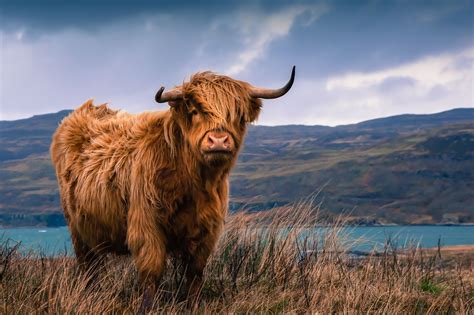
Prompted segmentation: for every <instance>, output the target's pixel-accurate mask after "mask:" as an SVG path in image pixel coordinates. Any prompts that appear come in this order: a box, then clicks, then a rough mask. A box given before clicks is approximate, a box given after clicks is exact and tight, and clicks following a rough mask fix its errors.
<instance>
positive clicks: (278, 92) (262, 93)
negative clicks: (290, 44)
mask: <svg viewBox="0 0 474 315" xmlns="http://www.w3.org/2000/svg"><path fill="white" fill-rule="evenodd" d="M294 81H295V66H293V70H292V71H291V77H290V81H288V83H287V84H286V85H285V86H284V87H282V88H279V89H265V88H258V87H252V89H251V90H250V96H252V97H255V98H266V99H270V98H277V97H280V96H283V95H285V94H286V93H287V92H288V91H289V90H290V89H291V86H292V85H293V82H294Z"/></svg>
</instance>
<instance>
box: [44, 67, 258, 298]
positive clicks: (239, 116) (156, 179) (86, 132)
mask: <svg viewBox="0 0 474 315" xmlns="http://www.w3.org/2000/svg"><path fill="white" fill-rule="evenodd" d="M249 87H250V86H249V85H248V84H247V83H245V82H241V81H236V80H233V79H231V78H229V77H225V76H220V75H216V74H213V73H210V72H204V73H198V74H195V75H194V76H192V77H191V79H190V81H189V82H187V83H184V84H183V85H182V87H181V88H182V90H183V94H184V99H183V100H182V101H179V102H177V103H173V104H170V105H173V107H172V108H171V109H170V110H167V111H161V112H147V113H142V114H138V115H131V114H127V113H123V112H119V111H114V110H112V109H110V108H108V107H107V105H106V104H103V105H100V106H94V105H93V104H92V100H89V101H87V102H86V103H85V104H83V105H82V106H81V107H79V108H78V109H76V110H75V111H74V112H73V113H71V114H70V115H69V116H68V117H66V118H65V119H64V120H63V122H62V123H61V125H60V126H59V128H58V129H57V131H56V133H55V134H54V136H53V142H52V145H51V156H52V161H53V164H54V166H55V168H56V174H57V178H58V182H59V187H60V193H61V202H62V206H63V209H64V213H65V216H66V219H67V221H68V225H69V229H70V232H71V237H72V241H73V245H74V249H75V252H76V256H77V259H78V261H79V262H80V263H82V264H84V265H86V266H91V265H92V264H93V263H94V262H95V261H97V258H99V257H100V256H101V254H102V253H106V252H113V253H117V254H127V253H131V255H132V257H133V259H134V262H135V264H136V266H137V269H138V271H139V274H140V277H141V278H142V280H143V281H145V282H146V283H147V286H148V287H154V286H155V285H156V283H157V281H158V280H159V278H160V275H161V274H162V271H163V267H164V262H165V258H166V255H167V254H174V253H176V254H179V256H180V257H184V259H185V260H186V263H187V265H188V267H187V277H188V279H189V282H191V280H192V279H194V283H195V284H196V285H195V286H194V289H193V288H191V289H192V290H196V288H197V287H198V286H199V284H200V282H201V277H202V272H203V269H204V267H205V265H206V261H207V259H208V257H209V255H210V254H211V251H212V250H213V248H214V246H215V244H216V241H217V240H218V237H219V235H220V233H221V230H222V228H223V223H224V216H225V214H226V211H227V207H228V176H229V171H230V169H231V167H232V166H233V164H234V163H235V160H236V156H237V151H238V150H239V148H240V145H241V143H242V141H243V138H244V135H245V132H246V125H247V123H249V122H252V121H254V120H255V119H256V118H257V116H258V114H259V112H260V108H261V101H260V100H259V99H254V98H252V97H250V96H249V92H248V89H249ZM212 130H218V131H225V132H227V134H229V135H230V136H231V137H232V139H233V143H234V144H235V148H234V150H233V151H232V154H226V155H219V154H217V155H212V156H209V155H207V154H204V153H203V152H202V150H201V143H202V141H203V138H204V137H205V136H206V134H207V133H208V132H210V131H212ZM153 290H154V289H152V291H153Z"/></svg>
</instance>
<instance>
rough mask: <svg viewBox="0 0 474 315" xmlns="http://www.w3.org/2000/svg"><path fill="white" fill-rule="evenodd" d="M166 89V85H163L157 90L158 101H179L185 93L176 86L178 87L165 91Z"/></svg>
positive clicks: (156, 97)
mask: <svg viewBox="0 0 474 315" xmlns="http://www.w3.org/2000/svg"><path fill="white" fill-rule="evenodd" d="M164 90H165V87H164V86H162V87H160V89H159V90H158V92H156V95H155V101H156V102H157V103H166V102H170V101H177V100H180V99H182V98H183V93H182V92H181V89H178V88H176V89H173V90H169V91H168V92H165V93H163V91H164Z"/></svg>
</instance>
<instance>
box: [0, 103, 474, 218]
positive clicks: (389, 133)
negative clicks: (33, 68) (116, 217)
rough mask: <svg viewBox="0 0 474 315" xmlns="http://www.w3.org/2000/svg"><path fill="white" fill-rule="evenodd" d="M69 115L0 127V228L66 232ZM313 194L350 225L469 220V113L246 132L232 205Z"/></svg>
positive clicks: (472, 117) (472, 155) (473, 152)
mask: <svg viewBox="0 0 474 315" xmlns="http://www.w3.org/2000/svg"><path fill="white" fill-rule="evenodd" d="M69 112H70V111H61V112H58V113H55V114H47V115H38V116H33V117H31V118H28V119H22V120H16V121H0V178H1V181H0V226H1V225H3V226H19V225H50V226H56V225H61V224H64V218H63V216H62V212H61V209H60V206H59V196H58V190H57V183H56V178H55V175H54V171H53V168H52V166H51V162H50V160H49V153H48V150H49V145H50V141H51V136H52V134H53V132H54V130H55V129H56V127H57V126H58V124H59V122H60V121H61V120H62V119H63V118H64V117H65V116H66V115H67V114H68V113H69ZM317 192H319V194H318V197H317V201H318V202H321V203H322V208H323V209H324V210H327V211H329V213H335V214H337V213H341V212H344V213H346V214H349V215H351V216H352V217H353V220H354V222H361V223H364V222H365V223H366V222H382V223H403V224H433V223H465V222H474V193H473V192H474V108H460V109H454V110H450V111H446V112H442V113H438V114H431V115H398V116H392V117H387V118H380V119H374V120H369V121H365V122H361V123H358V124H352V125H344V126H338V127H327V126H302V125H288V126H275V127H268V126H251V127H250V129H249V134H248V136H247V139H246V141H245V146H244V149H243V150H242V152H241V155H240V157H239V162H238V164H237V167H236V168H235V170H234V171H233V173H232V176H231V202H232V204H231V206H232V208H233V209H237V208H239V207H241V206H243V205H245V206H246V207H247V208H250V209H254V210H264V209H269V208H271V207H275V206H280V205H285V204H288V203H291V202H293V201H297V200H299V199H302V198H306V197H308V196H309V195H311V194H315V193H317Z"/></svg>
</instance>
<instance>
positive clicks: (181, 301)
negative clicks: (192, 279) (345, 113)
mask: <svg viewBox="0 0 474 315" xmlns="http://www.w3.org/2000/svg"><path fill="white" fill-rule="evenodd" d="M316 212H317V211H315V210H314V207H312V206H311V205H308V204H307V203H302V204H298V205H295V206H292V207H288V208H286V209H281V210H279V211H273V212H272V215H271V216H270V215H262V214H255V215H250V214H245V213H239V214H234V215H230V216H228V218H227V222H226V230H225V233H224V235H223V236H222V237H221V240H220V242H219V245H218V246H217V248H216V251H215V253H214V254H213V256H212V257H211V259H210V260H209V263H208V266H207V268H206V272H205V283H204V286H203V288H202V291H201V293H200V296H199V298H198V299H195V300H194V302H193V301H186V300H185V298H183V294H182V292H183V288H182V285H181V284H182V282H183V279H182V278H181V276H180V275H181V271H182V269H183V268H185V266H182V265H180V264H179V262H177V261H175V260H172V259H170V260H169V261H168V262H167V268H166V273H165V275H164V277H163V282H162V285H161V287H160V290H159V292H158V294H157V296H156V298H155V303H154V306H153V312H154V313H170V312H171V313H180V312H198V313H239V314H240V313H269V314H276V313H321V314H327V313H384V314H404V313H432V314H435V313H464V314H468V313H470V312H472V305H473V301H474V288H473V285H474V282H473V277H472V265H471V266H470V265H469V263H468V264H467V265H466V264H465V263H466V262H464V265H463V262H462V261H458V260H450V261H449V262H448V261H446V258H443V257H442V255H440V252H437V251H430V252H424V251H422V250H420V249H418V248H416V247H413V248H410V249H407V250H397V249H395V248H393V247H391V246H390V244H387V246H386V247H385V250H384V251H383V252H382V253H378V254H376V253H374V254H373V255H369V256H367V257H364V258H360V257H353V256H352V255H350V254H349V253H348V248H349V247H350V241H349V239H348V238H346V236H345V232H344V229H343V225H342V224H341V222H339V223H338V222H336V223H335V224H334V225H333V227H331V228H330V229H327V230H326V232H325V233H324V235H321V234H318V233H320V232H318V230H317V229H313V228H312V227H314V226H316V225H317V224H320V222H318V221H317V220H315V219H314V218H315V217H316V216H317V213H316ZM0 254H1V257H0V299H1V300H0V304H1V305H0V313H3V314H32V313H54V314H56V313H58V314H63V313H67V314H102V313H136V312H137V311H138V308H139V306H140V302H141V291H140V286H139V284H138V282H137V273H136V270H135V268H134V266H133V263H132V262H131V260H130V259H129V258H126V257H110V259H109V260H108V262H107V263H106V265H105V266H104V268H102V270H101V273H100V275H99V279H97V280H96V281H93V282H91V281H90V279H89V277H90V276H88V274H87V273H86V274H85V273H81V272H80V270H79V269H78V268H77V266H76V264H75V261H74V259H73V258H70V257H67V256H61V257H54V258H48V257H42V256H39V257H38V256H37V255H26V256H25V255H21V254H20V253H19V252H18V250H17V249H16V248H11V247H9V246H8V245H7V244H4V245H3V246H2V247H1V250H0Z"/></svg>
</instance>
